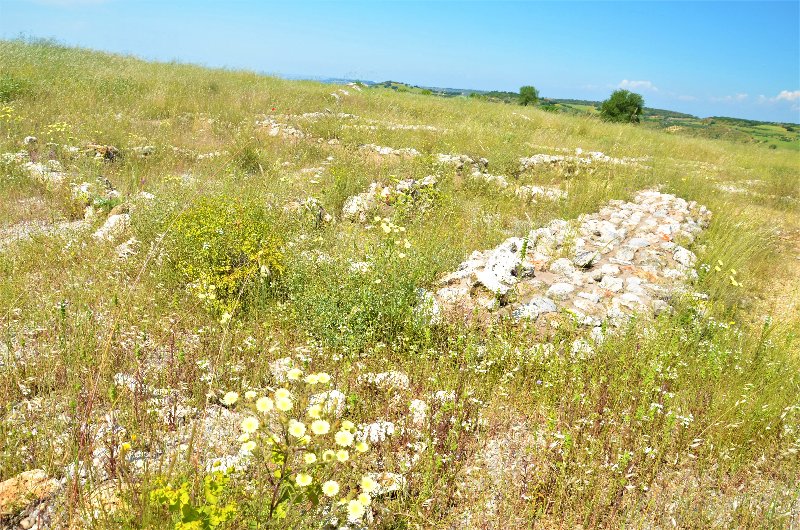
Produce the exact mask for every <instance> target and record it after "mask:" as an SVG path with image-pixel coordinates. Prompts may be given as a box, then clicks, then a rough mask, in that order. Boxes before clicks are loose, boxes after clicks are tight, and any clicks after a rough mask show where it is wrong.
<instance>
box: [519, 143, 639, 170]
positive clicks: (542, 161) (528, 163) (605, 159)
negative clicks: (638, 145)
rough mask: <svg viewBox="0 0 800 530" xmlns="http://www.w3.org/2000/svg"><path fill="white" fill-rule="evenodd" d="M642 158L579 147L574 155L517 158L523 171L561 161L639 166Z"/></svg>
mask: <svg viewBox="0 0 800 530" xmlns="http://www.w3.org/2000/svg"><path fill="white" fill-rule="evenodd" d="M642 160H643V159H642V158H614V157H611V156H608V155H606V154H603V153H601V152H600V151H589V152H586V153H584V151H583V149H581V148H580V147H579V148H577V149H575V155H548V154H544V153H540V154H537V155H533V156H529V157H523V158H520V159H519V163H520V169H521V170H522V171H525V170H527V169H530V168H532V167H536V166H542V165H558V164H563V163H573V164H578V165H589V164H596V163H603V164H616V165H624V166H639V167H642V166H641V163H640V162H642Z"/></svg>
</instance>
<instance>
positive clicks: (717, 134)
mask: <svg viewBox="0 0 800 530" xmlns="http://www.w3.org/2000/svg"><path fill="white" fill-rule="evenodd" d="M316 81H321V82H323V83H331V84H347V83H353V82H359V83H361V84H363V85H365V86H368V87H370V88H372V89H375V90H393V91H396V92H407V93H414V94H421V95H429V96H437V97H445V98H453V97H470V98H477V99H481V100H484V101H489V102H493V103H504V104H508V105H516V104H518V102H519V94H517V93H516V92H509V91H502V90H475V89H469V88H444V87H430V86H418V85H410V84H408V83H403V82H402V81H382V82H375V81H365V80H356V79H342V78H325V79H316ZM601 104H602V102H600V101H591V100H583V99H561V98H542V99H541V100H540V101H539V104H538V105H537V107H538V108H540V109H541V110H544V111H548V112H559V113H566V114H573V115H594V114H598V113H599V112H600V105H601ZM642 125H643V126H645V127H648V128H654V129H663V130H665V131H666V132H669V133H673V134H682V135H689V136H697V137H703V138H716V139H723V140H728V141H734V142H743V143H761V144H766V145H767V146H768V147H770V148H772V149H777V148H788V149H794V150H798V151H800V125H798V124H793V123H779V122H763V121H757V120H746V119H742V118H729V117H720V116H712V117H708V118H700V117H698V116H693V115H691V114H686V113H683V112H676V111H672V110H667V109H656V108H652V107H645V108H644V109H643V113H642Z"/></svg>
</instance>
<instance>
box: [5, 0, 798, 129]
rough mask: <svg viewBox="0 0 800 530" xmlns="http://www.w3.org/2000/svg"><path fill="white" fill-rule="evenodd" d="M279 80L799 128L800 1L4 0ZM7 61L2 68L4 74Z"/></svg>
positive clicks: (18, 27)
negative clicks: (512, 94) (468, 93)
mask: <svg viewBox="0 0 800 530" xmlns="http://www.w3.org/2000/svg"><path fill="white" fill-rule="evenodd" d="M20 35H24V36H27V37H48V38H55V39H56V40H58V41H61V42H63V43H66V44H74V45H80V46H84V47H89V48H95V49H101V50H108V51H113V52H122V53H129V54H133V55H136V56H140V57H143V58H147V59H157V60H179V61H183V62H192V63H200V64H204V65H208V66H225V67H231V68H245V69H250V70H256V71H262V72H269V73H275V74H281V75H287V76H319V77H348V78H361V79H368V80H374V81H384V80H387V79H392V80H396V81H405V82H409V83H412V84H418V85H427V86H443V87H457V88H477V89H498V90H514V91H516V90H517V89H518V88H519V87H520V86H521V85H523V84H533V85H535V86H536V87H538V88H539V90H540V93H541V94H542V95H543V96H545V97H560V98H580V99H604V98H606V97H608V95H609V94H610V92H611V91H612V90H614V89H615V88H617V87H623V88H629V89H631V90H634V91H636V92H639V93H641V94H642V95H643V96H644V97H645V102H646V104H647V105H648V106H653V107H661V108H668V109H672V110H678V111H683V112H689V113H692V114H696V115H700V116H710V115H724V116H737V117H744V118H752V119H762V120H780V121H793V122H800V0H794V1H785V2H688V1H683V2H669V3H666V2H651V1H640V2H524V1H517V2H499V1H498V2H493V1H485V2H480V1H466V2H444V1H428V2H400V1H381V0H373V1H371V2H334V1H327V2H308V1H303V0H294V1H285V2H266V1H245V0H228V1H225V0H218V1H213V2H211V1H204V0H193V1H188V0H187V1H171V2H169V1H147V0H139V1H137V0H0V36H1V37H2V38H13V37H17V36H20ZM0 66H2V65H0Z"/></svg>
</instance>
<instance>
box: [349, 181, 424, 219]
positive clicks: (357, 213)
mask: <svg viewBox="0 0 800 530" xmlns="http://www.w3.org/2000/svg"><path fill="white" fill-rule="evenodd" d="M437 184H438V179H437V178H436V177H435V176H434V175H428V176H427V177H425V178H423V179H420V180H415V179H411V178H407V179H403V180H400V181H398V182H397V183H396V184H395V185H394V186H392V185H388V186H384V185H383V184H381V183H379V182H373V183H372V184H370V185H369V189H368V190H367V191H365V192H363V193H359V194H358V195H353V196H352V197H348V199H347V200H346V201H345V203H344V205H343V206H342V217H344V218H345V219H349V220H351V221H357V222H360V223H364V222H366V221H367V214H368V213H369V212H370V211H372V210H374V209H375V208H377V207H378V206H381V205H388V206H391V205H392V204H394V203H395V202H396V201H397V200H398V199H400V198H401V197H403V198H407V199H410V200H412V201H416V200H418V199H420V198H421V197H422V195H423V191H425V190H431V189H433V188H434V187H436V185H437Z"/></svg>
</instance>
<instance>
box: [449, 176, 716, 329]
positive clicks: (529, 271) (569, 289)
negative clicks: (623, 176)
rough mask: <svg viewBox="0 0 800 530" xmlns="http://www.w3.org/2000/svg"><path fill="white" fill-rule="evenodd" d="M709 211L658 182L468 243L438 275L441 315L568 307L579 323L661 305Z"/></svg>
mask: <svg viewBox="0 0 800 530" xmlns="http://www.w3.org/2000/svg"><path fill="white" fill-rule="evenodd" d="M710 216H711V213H710V212H709V211H708V210H707V209H706V208H705V207H704V206H700V205H698V204H697V203H695V202H687V201H685V200H683V199H681V198H678V197H675V196H674V195H669V194H664V193H659V192H657V191H642V192H639V193H638V194H637V195H636V197H635V198H634V200H633V201H631V202H624V201H620V200H613V201H611V202H609V204H608V205H607V206H605V207H603V208H602V209H601V210H600V211H599V212H597V213H595V214H591V215H583V216H581V217H580V218H578V219H577V220H574V221H571V222H570V221H566V220H562V219H557V220H554V221H551V222H550V223H549V224H548V225H546V226H544V227H541V228H538V229H536V230H532V231H531V232H530V234H528V237H527V238H519V237H513V238H509V239H507V240H506V241H504V242H503V243H501V244H500V245H498V246H497V247H496V248H494V249H492V250H488V251H483V252H479V251H475V252H473V253H472V255H470V256H469V259H467V260H466V261H464V262H463V263H461V265H460V266H459V267H458V269H457V270H456V271H454V272H452V273H451V274H448V275H446V276H445V277H444V278H442V279H441V280H440V281H439V286H438V287H439V288H438V290H437V291H436V292H435V293H434V296H435V298H436V301H437V302H438V304H439V305H440V306H441V308H442V311H443V312H444V313H445V314H448V313H449V314H451V315H452V314H454V313H455V314H460V315H472V314H474V313H475V311H477V312H478V314H479V315H482V316H484V317H485V316H487V313H489V312H497V313H498V314H510V315H512V316H513V317H514V318H516V319H522V318H526V319H532V320H536V319H538V318H539V317H542V316H543V315H547V314H551V313H557V312H559V311H561V310H566V311H568V312H570V313H572V314H573V315H575V316H576V317H577V318H578V320H579V321H580V322H581V323H583V324H586V325H600V324H601V323H602V322H603V321H604V320H607V319H608V320H610V321H611V322H612V323H615V324H616V323H619V322H620V321H621V320H622V319H624V318H625V317H626V316H628V315H630V314H632V313H639V312H641V313H650V314H652V313H658V312H660V311H663V310H664V309H666V307H667V302H668V300H669V299H670V297H671V296H672V295H674V294H676V292H680V291H681V290H683V289H685V283H686V282H687V281H688V280H690V279H691V278H692V277H693V276H694V274H696V273H695V271H694V269H693V268H692V267H693V266H694V264H695V261H696V257H695V255H694V253H692V251H690V250H689V249H688V248H686V247H685V246H683V245H688V244H690V243H691V242H692V241H694V239H695V237H696V236H697V235H698V234H699V233H700V231H701V230H702V229H703V228H705V226H707V224H708V221H709V219H710Z"/></svg>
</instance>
